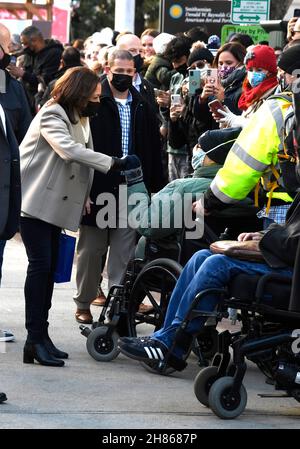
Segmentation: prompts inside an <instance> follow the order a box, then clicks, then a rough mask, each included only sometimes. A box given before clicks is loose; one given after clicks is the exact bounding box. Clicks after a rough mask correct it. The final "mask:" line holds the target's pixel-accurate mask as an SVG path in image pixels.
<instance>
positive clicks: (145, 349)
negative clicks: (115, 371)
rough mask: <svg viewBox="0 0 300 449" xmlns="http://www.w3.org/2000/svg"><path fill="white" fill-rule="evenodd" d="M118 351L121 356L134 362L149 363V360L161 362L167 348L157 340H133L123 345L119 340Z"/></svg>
mask: <svg viewBox="0 0 300 449" xmlns="http://www.w3.org/2000/svg"><path fill="white" fill-rule="evenodd" d="M125 338H126V337H125ZM120 340H121V341H120V345H119V348H120V351H121V352H122V354H124V355H126V356H127V357H130V358H131V359H134V360H139V361H142V362H149V361H151V360H157V361H163V360H164V358H165V355H166V353H167V352H168V348H167V347H166V346H165V345H164V344H163V343H160V342H159V341H157V340H152V339H151V338H147V339H146V340H145V339H144V340H143V339H140V338H135V339H134V340H133V341H130V342H128V343H126V342H125V343H124V342H123V341H122V339H120Z"/></svg>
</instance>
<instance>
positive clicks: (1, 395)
mask: <svg viewBox="0 0 300 449" xmlns="http://www.w3.org/2000/svg"><path fill="white" fill-rule="evenodd" d="M4 401H7V397H6V394H5V393H0V404H1V402H4Z"/></svg>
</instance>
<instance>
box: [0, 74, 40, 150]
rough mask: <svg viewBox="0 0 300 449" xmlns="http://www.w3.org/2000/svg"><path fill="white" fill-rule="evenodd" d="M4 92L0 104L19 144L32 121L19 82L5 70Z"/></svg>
mask: <svg viewBox="0 0 300 449" xmlns="http://www.w3.org/2000/svg"><path fill="white" fill-rule="evenodd" d="M5 77H6V92H5V93H1V94H0V103H1V105H2V106H3V109H4V110H5V112H6V114H7V115H8V118H9V120H10V122H11V125H12V128H13V130H14V133H15V136H16V138H17V141H18V143H19V144H20V143H21V142H22V140H23V139H24V137H25V134H26V132H27V130H28V128H29V125H30V123H31V120H32V115H31V112H30V108H29V103H28V99H27V96H26V93H25V90H24V87H23V85H22V83H20V81H17V80H16V79H15V78H13V77H12V76H11V75H10V74H9V73H8V72H7V71H6V70H5Z"/></svg>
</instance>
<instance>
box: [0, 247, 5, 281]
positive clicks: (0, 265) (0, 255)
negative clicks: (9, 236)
mask: <svg viewBox="0 0 300 449" xmlns="http://www.w3.org/2000/svg"><path fill="white" fill-rule="evenodd" d="M5 245H6V240H0V284H1V278H2V264H3V253H4V248H5Z"/></svg>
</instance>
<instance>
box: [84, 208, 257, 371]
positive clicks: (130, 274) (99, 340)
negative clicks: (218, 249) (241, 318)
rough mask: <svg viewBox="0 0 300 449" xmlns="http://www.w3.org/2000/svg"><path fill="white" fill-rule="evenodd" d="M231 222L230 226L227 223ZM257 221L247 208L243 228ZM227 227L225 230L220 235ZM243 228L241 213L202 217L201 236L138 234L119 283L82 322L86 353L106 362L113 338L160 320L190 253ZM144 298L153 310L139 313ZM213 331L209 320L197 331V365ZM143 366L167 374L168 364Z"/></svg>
mask: <svg viewBox="0 0 300 449" xmlns="http://www.w3.org/2000/svg"><path fill="white" fill-rule="evenodd" d="M229 226H230V228H229ZM259 226H260V221H259V220H258V219H257V217H256V215H254V214H253V213H251V214H250V215H249V213H248V212H247V226H246V230H247V229H248V230H249V231H250V230H253V229H257V230H258V229H259ZM224 228H226V233H225V234H226V235H225V234H224V233H223V234H222V235H221V236H220V232H221V230H224ZM244 229H245V217H242V218H241V217H236V218H234V219H233V218H230V219H228V217H225V218H220V217H217V218H214V217H209V218H207V219H206V220H205V224H204V233H203V237H202V238H201V239H198V240H186V239H185V229H183V230H182V231H181V232H180V234H179V236H178V235H177V236H170V238H164V239H163V240H161V241H158V240H153V239H151V238H145V237H141V238H140V240H139V242H138V246H137V250H136V257H135V259H133V260H131V261H130V262H129V264H128V267H127V270H126V273H125V275H124V278H123V280H122V282H121V284H120V285H115V286H112V287H111V289H110V291H109V293H108V296H107V300H106V303H105V305H104V307H103V309H102V311H101V313H100V316H99V319H98V321H95V322H94V323H93V324H92V326H91V328H90V327H89V326H85V325H81V326H80V329H81V333H82V335H84V336H85V337H87V342H86V347H87V351H88V353H89V354H90V355H91V357H92V358H94V359H95V360H96V361H102V362H104V361H105V362H108V361H111V360H114V359H115V358H116V357H117V356H118V354H119V349H118V338H119V337H122V336H132V337H136V336H137V335H146V334H150V333H152V332H154V331H156V330H158V329H160V327H161V326H162V325H163V321H164V317H165V313H166V310H167V307H168V303H169V299H170V297H171V294H172V291H173V289H174V287H175V284H176V281H177V279H178V277H179V276H180V273H181V271H182V267H183V265H184V264H185V263H186V262H187V260H189V258H190V257H191V256H192V255H193V254H194V252H196V251H198V250H200V249H205V248H209V245H210V244H211V243H212V242H214V241H216V240H218V239H220V238H221V239H224V238H228V239H232V238H236V237H237V235H238V234H239V233H240V232H241V230H244ZM144 300H146V301H147V302H148V303H150V304H151V306H152V309H151V310H149V311H148V312H140V311H139V306H140V304H141V303H142V302H143V301H144ZM217 336H218V332H217V330H216V328H215V325H214V322H213V323H212V325H211V326H207V327H206V328H205V329H203V331H201V333H200V334H199V335H198V336H197V338H196V339H195V341H194V344H193V352H194V353H195V354H196V356H197V357H198V361H199V362H198V363H199V366H206V365H208V364H209V360H210V359H211V358H212V356H213V355H214V354H215V352H216V350H217ZM143 366H144V367H145V368H146V369H147V370H149V371H151V372H155V373H160V374H169V373H170V372H172V371H174V369H172V368H171V367H170V366H168V367H165V368H163V367H162V368H161V367H160V366H157V363H156V362H154V363H153V364H144V363H143Z"/></svg>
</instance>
